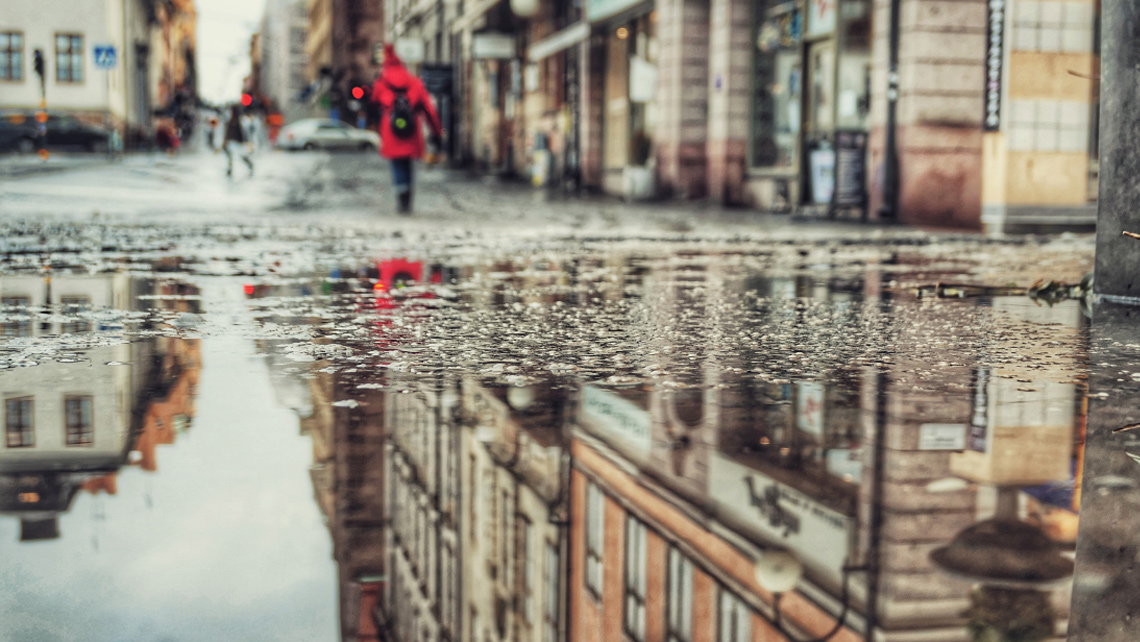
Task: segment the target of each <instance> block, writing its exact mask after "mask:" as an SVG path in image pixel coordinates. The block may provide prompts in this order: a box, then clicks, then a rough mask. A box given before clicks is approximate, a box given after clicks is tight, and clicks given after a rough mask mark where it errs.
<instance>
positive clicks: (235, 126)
mask: <svg viewBox="0 0 1140 642" xmlns="http://www.w3.org/2000/svg"><path fill="white" fill-rule="evenodd" d="M235 148H236V149H237V152H238V153H239V154H241V159H242V160H243V161H245V164H246V165H248V166H249V175H250V176H253V161H252V160H250V159H249V156H250V154H251V153H252V150H251V149H250V148H249V135H248V134H247V133H246V127H245V123H243V122H242V114H241V107H239V106H238V105H233V106H231V107H230V118H229V120H227V121H226V135H225V138H224V139H223V140H222V149H223V150H225V152H226V176H233V174H234V149H235Z"/></svg>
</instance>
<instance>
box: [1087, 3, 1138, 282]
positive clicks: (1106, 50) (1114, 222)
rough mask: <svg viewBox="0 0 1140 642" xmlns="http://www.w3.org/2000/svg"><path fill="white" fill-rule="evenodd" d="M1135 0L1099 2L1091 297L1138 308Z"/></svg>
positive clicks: (1136, 28)
mask: <svg viewBox="0 0 1140 642" xmlns="http://www.w3.org/2000/svg"><path fill="white" fill-rule="evenodd" d="M1137 105H1140V0H1118V1H1114V2H1102V3H1101V83H1100V195H1099V206H1100V207H1099V212H1098V214H1097V232H1096V286H1095V289H1096V292H1097V293H1098V294H1101V295H1103V296H1105V297H1107V298H1109V299H1112V300H1116V301H1118V302H1124V301H1126V300H1128V299H1131V302H1132V303H1137V304H1140V239H1137V238H1131V237H1129V236H1126V235H1124V234H1123V233H1124V232H1133V233H1140V111H1137V108H1136V106H1137Z"/></svg>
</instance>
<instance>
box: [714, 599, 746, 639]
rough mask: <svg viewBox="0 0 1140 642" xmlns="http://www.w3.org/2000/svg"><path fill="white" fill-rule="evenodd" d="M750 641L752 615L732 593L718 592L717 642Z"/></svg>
mask: <svg viewBox="0 0 1140 642" xmlns="http://www.w3.org/2000/svg"><path fill="white" fill-rule="evenodd" d="M751 639H752V614H751V611H750V610H749V608H748V607H747V606H745V604H744V602H741V601H740V598H738V597H736V596H735V595H733V594H732V593H729V592H728V591H725V590H724V589H721V591H720V626H719V627H718V631H717V642H749V641H750V640H751Z"/></svg>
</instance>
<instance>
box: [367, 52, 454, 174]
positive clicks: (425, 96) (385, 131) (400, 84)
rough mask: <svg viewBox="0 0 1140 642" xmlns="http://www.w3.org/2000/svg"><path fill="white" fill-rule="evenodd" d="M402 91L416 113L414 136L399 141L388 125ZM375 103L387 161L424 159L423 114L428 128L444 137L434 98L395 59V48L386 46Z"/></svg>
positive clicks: (375, 92) (382, 149)
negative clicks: (421, 121)
mask: <svg viewBox="0 0 1140 642" xmlns="http://www.w3.org/2000/svg"><path fill="white" fill-rule="evenodd" d="M401 90H402V91H403V92H404V93H405V94H406V95H407V97H408V102H409V103H411V105H412V110H413V111H414V112H415V119H416V127H415V134H413V135H412V136H410V137H408V138H400V137H398V136H396V135H395V134H394V133H392V125H391V123H389V122H388V118H389V116H390V115H391V113H392V105H393V104H394V103H395V102H396V93H397V92H398V91H401ZM372 101H373V102H375V103H378V104H379V105H380V111H381V114H380V141H381V142H380V155H381V156H383V157H384V158H388V159H392V158H420V157H422V156H423V155H424V135H423V130H422V128H421V127H420V114H423V115H425V116H427V121H428V127H430V128H431V130H432V132H433V133H435V134H436V135H437V136H440V135H443V128H442V127H441V126H440V124H439V116H438V115H437V114H436V112H435V105H433V104H432V102H431V95H430V94H429V93H428V92H427V89H425V88H424V84H423V83H422V82H420V79H419V78H416V77H415V76H413V75H412V74H411V73H410V72H409V71H408V68H407V67H405V66H404V62H403V61H402V60H400V58H399V57H398V56H396V49H395V47H393V46H392V45H384V70H383V71H382V72H381V73H380V77H379V78H377V79H376V82H375V83H374V84H373V85H372Z"/></svg>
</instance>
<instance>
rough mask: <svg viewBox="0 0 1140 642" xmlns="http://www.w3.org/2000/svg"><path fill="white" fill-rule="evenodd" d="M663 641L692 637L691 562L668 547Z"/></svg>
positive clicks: (685, 641) (684, 640) (676, 641)
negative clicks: (667, 576)
mask: <svg viewBox="0 0 1140 642" xmlns="http://www.w3.org/2000/svg"><path fill="white" fill-rule="evenodd" d="M668 582H669V583H668V586H667V593H666V594H665V595H666V599H667V600H668V601H667V602H666V604H667V607H666V621H665V636H666V637H665V642H690V640H692V639H693V563H692V562H690V561H689V558H687V557H685V556H684V555H682V554H681V551H678V550H677V549H675V548H670V549H669V578H668Z"/></svg>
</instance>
